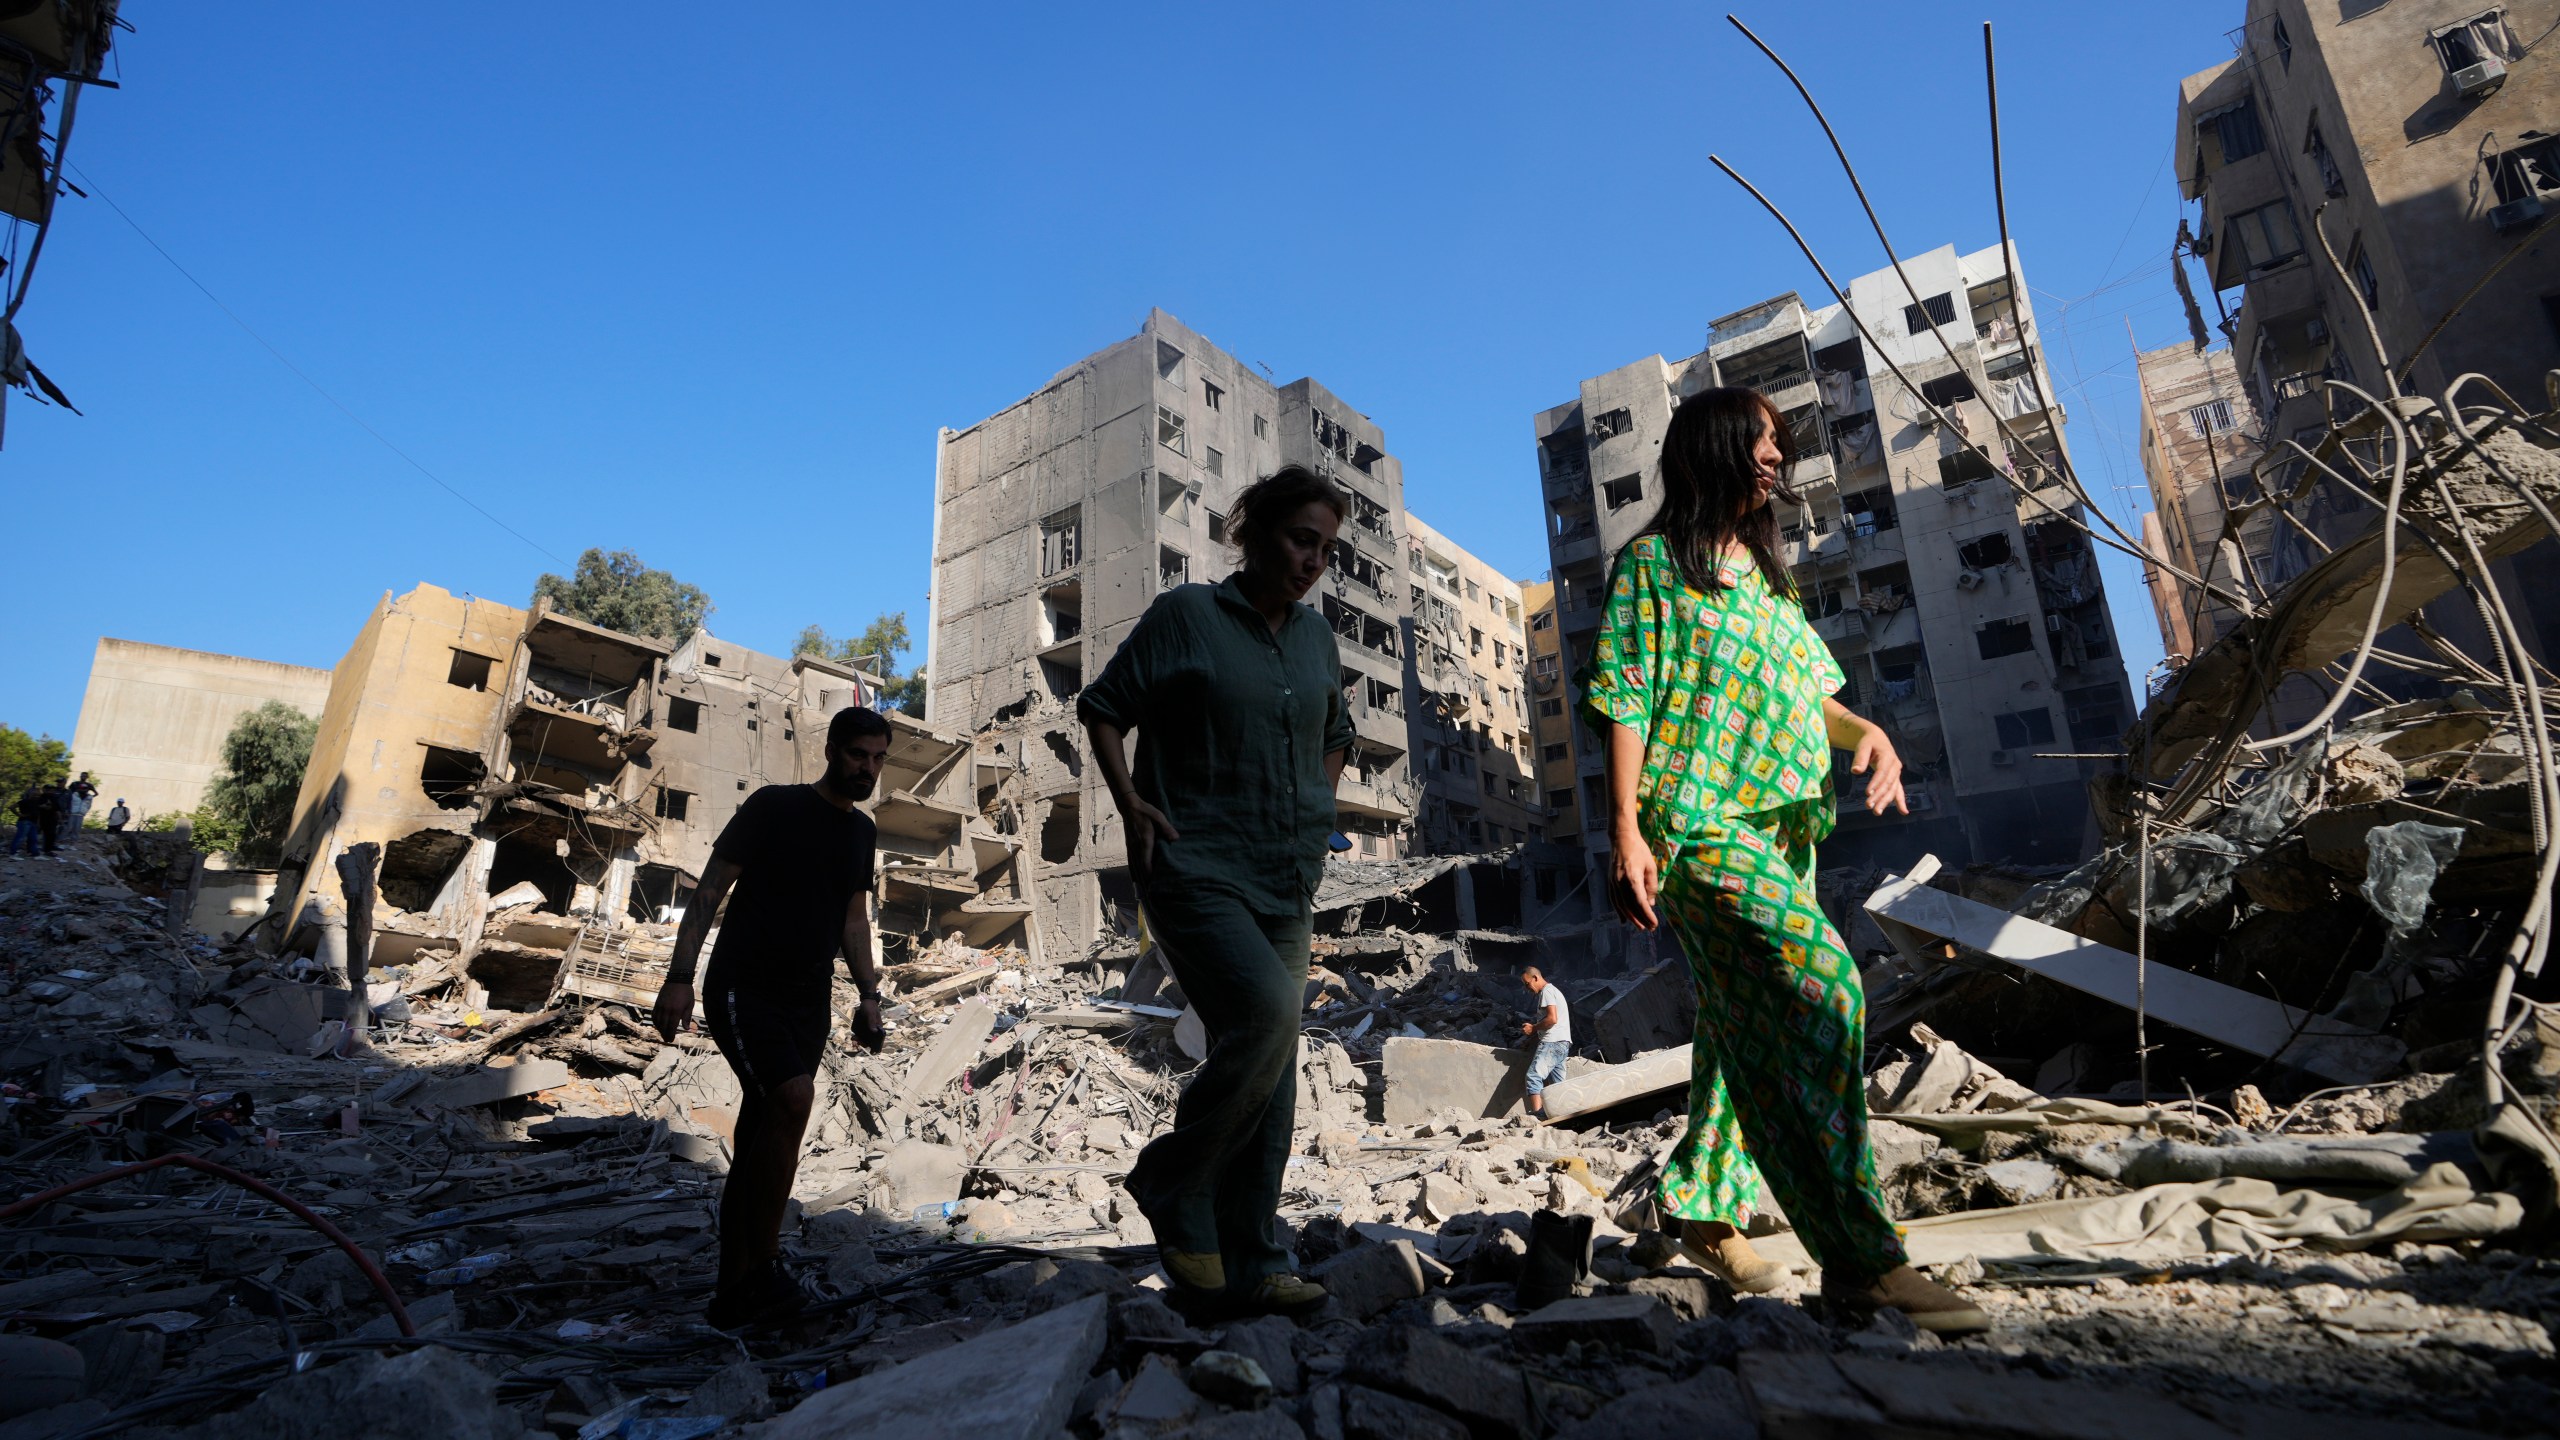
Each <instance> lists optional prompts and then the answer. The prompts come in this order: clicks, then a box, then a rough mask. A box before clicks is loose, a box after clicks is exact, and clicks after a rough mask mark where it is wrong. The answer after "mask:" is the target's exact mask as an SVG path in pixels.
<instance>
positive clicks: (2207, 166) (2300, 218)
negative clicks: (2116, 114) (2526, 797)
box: [2175, 0, 2560, 698]
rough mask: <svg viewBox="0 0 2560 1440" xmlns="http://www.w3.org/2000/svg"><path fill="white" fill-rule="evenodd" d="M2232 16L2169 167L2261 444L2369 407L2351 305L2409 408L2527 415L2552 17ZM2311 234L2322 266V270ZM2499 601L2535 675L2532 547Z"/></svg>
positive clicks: (2549, 183) (2512, 562)
mask: <svg viewBox="0 0 2560 1440" xmlns="http://www.w3.org/2000/svg"><path fill="white" fill-rule="evenodd" d="M2246 8H2247V23H2246V24H2245V25H2244V26H2243V27H2242V28H2241V29H2239V30H2236V31H2234V32H2232V35H2233V39H2234V41H2235V49H2236V51H2237V54H2236V55H2235V56H2234V58H2232V59H2230V60H2227V61H2224V62H2223V63H2222V64H2220V65H2217V66H2214V67H2213V68H2211V69H2208V70H2202V71H2198V72H2197V73H2195V74H2193V75H2190V76H2187V77H2186V78H2185V79H2184V80H2182V81H2181V82H2180V84H2179V90H2178V107H2177V118H2176V140H2175V150H2176V155H2177V158H2178V177H2179V182H2180V186H2181V189H2182V192H2183V194H2184V195H2185V197H2186V198H2187V199H2189V200H2192V201H2194V202H2196V204H2197V206H2198V214H2197V215H2196V218H2195V222H2194V223H2195V227H2196V229H2197V231H2198V232H2199V233H2201V234H2202V235H2204V236H2205V237H2206V240H2205V243H2204V248H2203V250H2202V252H2201V253H2200V254H2199V255H2198V260H2199V263H2201V264H2202V265H2203V266H2204V268H2205V269H2206V270H2207V271H2208V272H2209V273H2210V275H2211V279H2212V284H2213V285H2214V287H2215V288H2216V289H2218V290H2231V289H2239V290H2241V291H2242V292H2243V298H2242V301H2241V303H2240V305H2239V307H2238V309H2237V311H2236V312H2234V313H2233V314H2231V315H2230V316H2229V318H2228V321H2227V323H2226V325H2225V332H2226V333H2227V334H2228V335H2229V336H2230V337H2231V349H2232V353H2233V355H2234V356H2235V357H2236V360H2237V363H2238V364H2239V366H2240V369H2241V375H2242V379H2243V381H2244V383H2245V384H2247V385H2248V386H2249V387H2250V388H2251V389H2252V391H2253V392H2254V394H2255V398H2256V403H2257V405H2258V408H2259V409H2260V410H2261V411H2262V412H2263V413H2264V414H2265V417H2266V425H2267V433H2268V434H2269V435H2270V436H2271V437H2276V438H2279V439H2280V438H2283V437H2299V436H2301V435H2303V434H2305V433H2306V432H2317V431H2318V430H2319V429H2321V428H2322V427H2324V426H2326V425H2327V424H2328V422H2329V421H2330V419H2331V418H2332V416H2333V414H2343V413H2345V409H2344V407H2345V406H2347V405H2348V404H2350V403H2352V402H2350V401H2349V400H2348V399H2347V398H2346V397H2344V396H2337V395H2333V394H2332V393H2331V392H2330V391H2329V389H2328V386H2327V384H2326V382H2327V381H2329V380H2331V379H2338V380H2345V381H2349V382H2351V383H2354V384H2356V385H2359V386H2361V387H2362V388H2364V389H2366V390H2368V391H2372V392H2375V393H2381V392H2382V391H2383V389H2384V388H2385V387H2384V381H2383V370H2384V366H2383V364H2382V363H2381V360H2380V357H2379V356H2378V355H2377V354H2376V352H2375V350H2374V339H2373V337H2372V336H2371V335H2369V334H2368V332H2367V330H2366V327H2365V322H2364V318H2363V310H2362V308H2361V307H2360V306H2359V305H2358V303H2357V302H2358V298H2359V297H2358V295H2357V293H2356V292H2357V291H2358V290H2361V291H2362V292H2363V297H2364V298H2365V301H2366V303H2367V304H2369V305H2370V306H2371V308H2372V311H2373V315H2374V325H2375V329H2376V330H2377V331H2378V332H2379V338H2380V343H2381V346H2382V353H2384V354H2388V355H2389V356H2391V357H2393V361H2394V364H2393V368H2395V369H2397V368H2405V369H2406V370H2407V372H2408V375H2409V377H2410V384H2411V385H2412V387H2413V388H2415V389H2417V390H2420V391H2422V392H2425V393H2428V394H2430V395H2436V394H2441V393H2442V392H2443V391H2444V389H2445V387H2446V386H2448V385H2449V384H2451V383H2452V382H2453V381H2454V379H2455V378H2456V377H2459V376H2462V375H2464V374H2467V373H2472V372H2477V373H2480V374H2483V375H2486V376H2487V377H2489V378H2490V379H2491V380H2492V381H2494V382H2495V383H2496V384H2498V385H2499V386H2501V387H2503V388H2504V389H2505V390H2506V391H2507V393H2508V394H2509V395H2511V396H2514V397H2515V398H2516V399H2517V400H2518V401H2519V402H2522V403H2526V404H2531V403H2535V402H2537V401H2538V400H2539V399H2540V397H2539V395H2538V393H2537V392H2538V390H2539V387H2540V385H2541V381H2542V372H2543V370H2544V369H2545V368H2546V367H2547V366H2548V365H2549V364H2550V361H2551V356H2552V343H2553V332H2552V323H2553V322H2552V315H2551V312H2550V305H2551V301H2550V299H2549V296H2550V293H2551V291H2552V267H2553V264H2554V259H2553V254H2554V252H2553V241H2552V239H2551V231H2550V229H2549V228H2548V226H2547V225H2544V226H2543V227H2542V228H2540V229H2538V230H2537V229H2536V228H2535V227H2536V225H2537V223H2538V222H2539V221H2540V217H2541V213H2542V211H2543V210H2545V209H2547V208H2549V207H2552V206H2555V205H2560V159H2555V158H2554V156H2553V152H2552V150H2551V148H2550V141H2549V140H2548V138H2547V136H2546V134H2545V132H2547V131H2548V130H2549V128H2550V118H2551V117H2552V116H2553V115H2554V114H2560V74H2555V73H2554V72H2553V70H2552V68H2551V67H2550V66H2549V65H2548V64H2544V63H2540V57H2539V44H2538V42H2539V41H2540V40H2541V38H2542V37H2544V36H2547V35H2548V34H2550V33H2551V31H2552V30H2553V28H2554V27H2555V26H2560V0H2519V3H2514V4H2509V5H2504V6H2499V7H2495V8H2490V7H2484V6H2481V5H2475V4H2471V3H2469V0H2416V3H2408V0H2403V3H2400V4H2394V5H2392V6H2390V7H2388V10H2387V12H2385V11H2383V10H2381V9H2379V8H2376V7H2363V6H2354V7H2347V9H2345V10H2324V9H2322V7H2319V6H2308V7H2306V6H2302V5H2298V4H2290V3H2286V4H2279V3H2278V0H2249V3H2248V5H2247V7H2246ZM2280 18H2282V19H2283V20H2284V23H2285V40H2284V44H2283V45H2282V46H2279V45H2278V44H2277V41H2276V34H2275V32H2276V29H2277V23H2278V21H2279V19H2280ZM2475 18H2480V19H2487V20H2491V21H2492V22H2493V23H2492V24H2491V25H2490V26H2488V27H2486V28H2484V29H2482V30H2481V31H2479V32H2478V33H2477V34H2476V35H2474V34H2472V33H2471V32H2470V31H2469V27H2468V26H2466V25H2465V24H2464V23H2463V22H2467V21H2471V20H2473V19H2475ZM2448 31H2463V32H2464V33H2463V34H2460V35H2448V34H2447V33H2446V32H2448ZM2484 46H2485V47H2486V48H2483V47H2484ZM2527 47H2534V48H2535V55H2534V57H2533V58H2528V57H2527V54H2526V50H2527ZM2491 50H2498V51H2501V52H2502V53H2494V54H2493V53H2489V51H2491ZM2456 60H2465V61H2466V62H2477V61H2489V62H2495V64H2496V65H2497V68H2498V70H2499V72H2500V73H2499V74H2498V76H2497V77H2496V81H2495V84H2494V85H2492V86H2490V87H2489V88H2487V89H2485V90H2481V89H2474V90H2472V91H2471V92H2470V93H2465V91H2464V87H2463V85H2462V84H2461V83H2460V82H2458V81H2457V79H2456V78H2455V72H2456V70H2457V69H2458V68H2462V67H2457V66H2456V65H2455V64H2454V61H2456ZM2315 223H2316V226H2317V228H2315ZM2253 225H2255V226H2257V227H2258V234H2257V236H2256V238H2254V239H2253V238H2252V237H2251V236H2250V235H2249V233H2248V232H2249V228H2250V227H2251V226H2253ZM2324 231H2325V233H2326V234H2327V236H2328V239H2329V243H2330V245H2331V246H2332V247H2334V248H2335V250H2336V251H2337V256H2338V265H2337V266H2333V265H2332V264H2331V263H2330V261H2329V259H2328V257H2327V255H2326V254H2324V253H2323V251H2322V247H2321V242H2320V238H2319V236H2320V234H2321V233H2322V232H2324ZM2224 239H2229V240H2230V241H2232V243H2228V244H2224V243H2220V242H2221V241H2222V240H2224ZM2511 257H2512V263H2504V264H2503V268H2497V269H2496V270H2495V273H2492V271H2493V267H2500V266H2501V265H2502V262H2508V261H2510V258H2511ZM2341 267H2342V268H2343V269H2344V272H2345V273H2344V274H2343V275H2342V274H2341V273H2340V269H2341ZM2475 287H2476V289H2477V293H2476V294H2474V293H2471V292H2473V291H2474V289H2475ZM2457 306H2458V307H2459V308H2458V309H2457ZM2440 323H2443V329H2442V331H2441V333H2440V334H2436V335H2434V337H2433V340H2432V343H2430V344H2429V345H2428V346H2427V348H2426V349H2425V350H2424V351H2420V350H2419V349H2418V345H2419V344H2420V342H2421V341H2422V340H2424V339H2427V338H2428V337H2429V335H2430V332H2433V331H2435V330H2436V328H2437V326H2438V325H2439V324H2440ZM2466 398H2467V399H2485V398H2486V396H2485V393H2477V394H2474V395H2472V396H2468V397H2466ZM2331 508H2332V509H2333V510H2334V511H2335V512H2336V513H2337V514H2338V515H2339V516H2340V517H2342V518H2343V520H2344V523H2345V528H2346V529H2347V530H2349V531H2352V530H2353V528H2354V522H2353V518H2352V516H2353V512H2354V511H2355V510H2356V509H2358V508H2359V507H2358V506H2357V505H2356V503H2355V502H2354V500H2353V499H2352V497H2349V496H2347V495H2345V494H2344V493H2342V492H2341V493H2339V494H2337V495H2336V497H2335V503H2334V504H2333V506H2332V507H2331ZM2324 518H2327V517H2323V516H2318V515H2313V516H2310V517H2309V519H2310V523H2311V525H2312V528H2313V529H2315V530H2317V531H2319V532H2320V534H2321V537H2322V538H2323V539H2324V540H2328V539H2334V537H2333V536H2332V534H2331V533H2330V530H2329V529H2328V527H2327V526H2326V525H2324V524H2323V523H2322V521H2323V519H2324ZM2500 583H2501V584H2502V586H2504V587H2505V588H2506V589H2507V590H2508V591H2509V592H2510V593H2512V594H2514V595H2515V596H2516V597H2517V598H2518V600H2519V602H2520V607H2521V609H2522V610H2523V611H2524V614H2523V615H2521V616H2520V617H2519V619H2520V620H2521V621H2522V622H2523V628H2524V629H2525V632H2526V638H2527V640H2528V643H2529V645H2530V647H2531V648H2532V649H2533V650H2534V652H2535V653H2536V654H2537V655H2540V656H2542V657H2544V658H2545V659H2546V660H2547V659H2548V658H2549V657H2550V655H2551V653H2552V651H2551V644H2550V639H2551V634H2552V632H2553V631H2554V629H2555V628H2560V548H2554V547H2553V545H2552V544H2550V543H2549V542H2546V543H2545V544H2543V545H2541V546H2538V547H2536V548H2535V549H2534V550H2533V551H2532V552H2531V553H2530V554H2529V555H2524V556H2518V557H2513V558H2511V559H2509V560H2508V561H2506V562H2505V563H2504V564H2502V565H2501V566H2500ZM2426 618H2427V621H2428V623H2429V624H2431V625H2432V626H2434V627H2435V628H2436V629H2437V630H2438V631H2439V632H2441V633H2442V634H2444V635H2445V636H2447V637H2448V638H2449V639H2451V640H2452V641H2453V643H2455V644H2456V645H2459V646H2462V647H2465V648H2467V649H2471V650H2473V651H2474V652H2475V653H2479V652H2482V651H2485V650H2486V649H2488V648H2489V646H2490V643H2491V642H2490V639H2489V632H2488V627H2486V626H2485V625H2484V624H2483V623H2482V622H2481V621H2480V620H2479V618H2478V616H2477V615H2476V614H2475V613H2473V611H2472V609H2471V607H2470V606H2468V605H2467V604H2464V603H2460V602H2450V603H2442V604H2438V605H2434V606H2431V607H2429V608H2428V610H2427V612H2426ZM2377 679H2378V680H2379V681H2380V682H2383V687H2384V688H2385V689H2386V690H2387V691H2390V692H2391V693H2393V694H2394V695H2397V696H2400V697H2401V698H2408V696H2409V695H2410V694H2413V693H2414V692H2413V691H2410V690H2409V689H2408V687H2405V686H2399V685H2397V684H2396V683H2394V682H2396V680H2397V677H2395V676H2392V675H2389V674H2385V675H2382V676H2379V677H2377Z"/></svg>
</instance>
